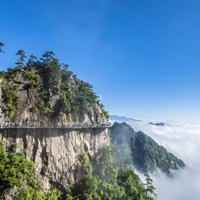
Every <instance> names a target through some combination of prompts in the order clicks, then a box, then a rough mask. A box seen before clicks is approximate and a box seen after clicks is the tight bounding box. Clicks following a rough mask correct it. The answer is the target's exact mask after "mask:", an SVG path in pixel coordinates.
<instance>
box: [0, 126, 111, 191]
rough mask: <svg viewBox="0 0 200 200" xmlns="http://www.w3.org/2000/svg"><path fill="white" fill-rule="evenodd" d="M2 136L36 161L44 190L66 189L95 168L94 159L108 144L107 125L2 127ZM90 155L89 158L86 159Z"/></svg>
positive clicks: (39, 178)
mask: <svg viewBox="0 0 200 200" xmlns="http://www.w3.org/2000/svg"><path fill="white" fill-rule="evenodd" d="M0 139H3V140H4V141H5V147H6V149H7V150H8V151H9V147H10V146H11V144H13V143H16V145H17V151H18V152H20V151H21V150H22V149H26V157H27V159H28V160H32V161H34V163H35V167H36V168H35V178H36V179H37V180H39V181H41V182H42V185H43V191H44V192H47V191H49V190H51V189H53V188H56V189H58V190H60V191H62V192H65V191H66V189H67V188H69V187H70V186H71V185H73V184H75V183H78V182H79V181H80V179H81V178H82V177H83V176H84V175H85V174H86V173H87V172H90V171H92V164H93V159H94V158H95V156H96V155H97V154H98V153H99V150H100V149H101V148H102V147H103V146H107V145H109V143H110V142H109V137H108V134H107V129H106V128H103V127H101V128H3V129H0ZM85 158H87V159H85Z"/></svg>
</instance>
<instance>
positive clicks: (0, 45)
mask: <svg viewBox="0 0 200 200" xmlns="http://www.w3.org/2000/svg"><path fill="white" fill-rule="evenodd" d="M3 46H4V43H2V42H0V53H4V51H3V50H2V47H3Z"/></svg>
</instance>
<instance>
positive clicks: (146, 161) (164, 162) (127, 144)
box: [110, 122, 185, 175]
mask: <svg viewBox="0 0 200 200" xmlns="http://www.w3.org/2000/svg"><path fill="white" fill-rule="evenodd" d="M110 131H111V142H112V143H113V144H114V145H115V146H116V147H117V150H118V152H119V155H120V154H121V155H122V156H121V157H120V156H119V158H118V160H119V161H120V160H121V159H126V160H130V164H133V165H134V167H135V168H137V169H138V170H139V171H141V172H142V173H147V172H153V171H156V170H157V168H159V169H160V170H162V171H163V172H164V173H166V174H167V175H170V170H171V169H173V170H178V169H179V168H183V167H184V166H185V164H184V162H183V161H182V160H180V159H178V158H177V157H176V156H174V155H173V154H172V153H169V152H167V150H166V149H165V148H164V147H163V146H160V145H158V144H157V143H156V142H155V141H154V140H153V139H152V138H151V137H149V136H147V135H146V134H145V133H143V132H141V131H139V132H135V131H134V130H133V128H132V127H131V126H129V125H128V124H126V123H125V122H123V123H117V122H115V123H114V124H113V126H112V127H111V128H110Z"/></svg>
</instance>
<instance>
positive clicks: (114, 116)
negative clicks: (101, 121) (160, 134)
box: [109, 115, 140, 122]
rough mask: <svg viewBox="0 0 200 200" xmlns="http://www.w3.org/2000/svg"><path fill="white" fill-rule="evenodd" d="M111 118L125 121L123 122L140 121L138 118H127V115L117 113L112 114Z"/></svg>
mask: <svg viewBox="0 0 200 200" xmlns="http://www.w3.org/2000/svg"><path fill="white" fill-rule="evenodd" d="M109 119H110V120H113V121H115V120H116V121H123V122H127V121H140V120H138V119H133V118H127V117H124V116H117V115H110V117H109Z"/></svg>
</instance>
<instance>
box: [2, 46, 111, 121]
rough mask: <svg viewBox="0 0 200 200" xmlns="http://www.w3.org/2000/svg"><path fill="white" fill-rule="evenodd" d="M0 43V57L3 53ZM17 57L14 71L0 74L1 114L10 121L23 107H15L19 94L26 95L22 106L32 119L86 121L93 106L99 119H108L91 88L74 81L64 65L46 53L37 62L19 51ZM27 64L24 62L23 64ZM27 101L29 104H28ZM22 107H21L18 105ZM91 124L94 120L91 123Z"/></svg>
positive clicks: (49, 53) (17, 103)
mask: <svg viewBox="0 0 200 200" xmlns="http://www.w3.org/2000/svg"><path fill="white" fill-rule="evenodd" d="M3 45H4V44H3V43H0V53H1V52H3V50H2V48H1V47H2V46H3ZM16 55H17V56H19V59H18V60H17V62H16V63H15V64H16V67H15V68H13V69H11V68H9V69H7V72H5V71H1V72H0V78H1V79H3V80H2V83H1V85H0V86H1V88H2V96H1V98H2V103H3V105H2V106H1V110H2V112H3V113H4V115H5V117H7V118H8V119H10V121H13V122H15V121H17V118H18V117H19V115H20V113H22V111H23V110H22V109H23V106H20V105H19V99H20V95H19V94H23V93H20V91H24V90H25V91H26V92H27V95H28V97H29V98H28V99H27V102H25V103H26V106H27V107H29V112H30V113H32V116H33V117H32V118H33V119H34V118H35V116H36V115H37V116H38V118H39V120H40V121H41V122H42V121H44V120H43V118H45V117H46V118H48V119H49V120H50V121H54V120H55V119H56V118H59V119H61V118H63V119H64V118H65V119H69V118H70V120H72V121H77V122H82V121H83V120H84V114H87V115H88V116H89V117H91V116H92V115H94V118H95V117H97V116H95V112H93V111H94V110H95V109H96V108H97V106H98V107H99V109H101V112H102V117H104V118H107V119H108V117H109V115H108V112H107V111H105V110H104V106H103V105H102V104H101V103H100V101H99V97H98V96H97V95H96V94H95V93H94V92H93V87H92V85H90V84H89V83H88V82H84V81H83V80H80V79H78V78H77V76H76V75H75V74H73V72H72V71H70V70H68V67H69V66H68V65H67V64H63V63H60V62H59V60H58V59H57V58H55V57H54V56H55V54H54V53H53V52H52V51H46V52H45V53H44V54H43V55H42V57H41V58H40V59H37V58H36V57H35V56H34V55H31V56H30V57H29V58H27V57H26V55H25V52H24V51H23V50H19V51H18V52H17V53H16ZM25 61H27V62H25ZM28 101H29V102H28ZM21 104H22V103H21ZM93 121H95V120H93Z"/></svg>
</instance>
